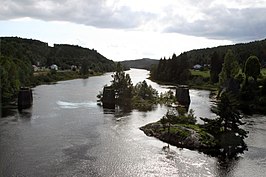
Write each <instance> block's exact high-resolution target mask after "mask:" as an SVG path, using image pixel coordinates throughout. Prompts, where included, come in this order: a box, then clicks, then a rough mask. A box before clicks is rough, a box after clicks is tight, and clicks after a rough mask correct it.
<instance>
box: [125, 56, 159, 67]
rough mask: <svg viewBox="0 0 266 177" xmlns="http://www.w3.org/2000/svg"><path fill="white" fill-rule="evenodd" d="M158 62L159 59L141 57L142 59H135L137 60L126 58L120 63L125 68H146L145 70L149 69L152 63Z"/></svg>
mask: <svg viewBox="0 0 266 177" xmlns="http://www.w3.org/2000/svg"><path fill="white" fill-rule="evenodd" d="M158 63H159V60H156V59H149V58H143V59H137V60H126V61H122V62H121V64H122V65H123V66H124V68H126V69H128V68H137V69H147V70H150V69H151V67H152V65H157V64H158Z"/></svg>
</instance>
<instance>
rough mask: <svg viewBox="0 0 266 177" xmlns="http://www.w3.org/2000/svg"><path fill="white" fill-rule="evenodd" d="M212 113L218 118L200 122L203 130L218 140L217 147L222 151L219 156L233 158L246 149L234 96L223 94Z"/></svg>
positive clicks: (244, 134) (244, 135) (245, 135)
mask: <svg viewBox="0 0 266 177" xmlns="http://www.w3.org/2000/svg"><path fill="white" fill-rule="evenodd" d="M213 111H214V112H215V113H216V114H217V115H218V118H216V119H214V120H211V119H208V118H202V120H203V121H204V122H205V125H204V127H205V129H206V130H207V131H208V132H209V133H211V134H212V135H213V136H214V137H215V139H216V140H218V141H217V147H218V149H221V150H222V151H221V154H222V155H223V156H225V157H234V156H235V155H236V154H237V153H240V152H243V150H245V149H246V144H245V142H244V138H246V137H247V132H246V131H245V130H243V129H242V128H240V126H241V125H243V124H244V123H243V122H242V121H241V119H242V116H241V115H240V112H239V111H238V101H237V100H236V98H235V97H234V95H232V94H231V93H229V92H224V93H223V94H222V95H221V98H220V102H218V104H217V106H216V108H215V109H213Z"/></svg>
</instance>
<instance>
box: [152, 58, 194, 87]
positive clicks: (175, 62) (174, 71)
mask: <svg viewBox="0 0 266 177" xmlns="http://www.w3.org/2000/svg"><path fill="white" fill-rule="evenodd" d="M151 77H152V79H154V80H158V81H163V82H173V83H178V84H185V83H186V82H187V81H188V79H189V77H190V72H189V61H188V58H187V54H186V53H182V54H180V55H179V56H178V57H177V56H176V55H175V54H173V56H172V58H171V59H169V60H166V59H165V58H164V59H161V60H160V61H159V64H158V66H157V67H153V68H152V70H151Z"/></svg>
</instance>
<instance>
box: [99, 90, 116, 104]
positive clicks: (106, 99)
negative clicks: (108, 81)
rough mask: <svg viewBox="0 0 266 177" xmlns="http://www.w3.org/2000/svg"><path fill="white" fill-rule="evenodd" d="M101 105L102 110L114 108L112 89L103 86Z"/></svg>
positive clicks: (113, 92)
mask: <svg viewBox="0 0 266 177" xmlns="http://www.w3.org/2000/svg"><path fill="white" fill-rule="evenodd" d="M102 103H103V107H104V108H109V109H114V108H115V91H114V89H113V88H112V87H110V86H105V87H104V88H103V97H102Z"/></svg>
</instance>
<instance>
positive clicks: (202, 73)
mask: <svg viewBox="0 0 266 177" xmlns="http://www.w3.org/2000/svg"><path fill="white" fill-rule="evenodd" d="M190 73H191V75H192V76H201V77H203V78H209V77H210V71H209V70H208V71H199V70H194V69H190Z"/></svg>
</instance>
